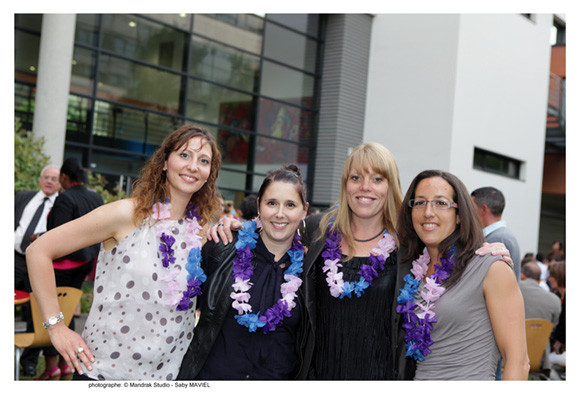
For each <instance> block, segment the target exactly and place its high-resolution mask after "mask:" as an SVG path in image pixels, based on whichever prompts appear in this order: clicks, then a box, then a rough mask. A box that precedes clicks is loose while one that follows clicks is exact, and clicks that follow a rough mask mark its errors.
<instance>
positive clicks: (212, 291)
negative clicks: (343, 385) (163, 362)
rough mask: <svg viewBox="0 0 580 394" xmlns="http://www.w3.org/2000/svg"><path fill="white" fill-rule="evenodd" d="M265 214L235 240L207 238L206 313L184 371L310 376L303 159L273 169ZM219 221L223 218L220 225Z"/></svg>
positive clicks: (261, 202) (237, 376) (263, 199)
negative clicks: (303, 239)
mask: <svg viewBox="0 0 580 394" xmlns="http://www.w3.org/2000/svg"><path fill="white" fill-rule="evenodd" d="M257 204H258V218H257V219H255V220H250V221H246V222H244V225H243V228H242V229H241V230H240V231H239V232H237V233H236V234H235V235H234V242H231V243H228V244H227V245H224V243H218V244H216V243H213V242H210V243H207V244H206V245H205V246H204V248H203V250H202V256H203V264H202V266H203V269H204V271H205V272H206V274H207V281H206V282H205V283H204V284H203V286H202V292H203V295H202V296H201V297H200V309H201V311H200V319H199V322H198V324H197V326H196V327H195V332H194V338H193V341H192V343H191V345H190V347H189V350H188V351H187V354H186V356H185V358H184V359H183V362H182V366H181V370H180V373H179V376H178V379H183V380H192V379H201V380H273V379H276V380H281V379H282V380H286V379H296V378H300V377H302V378H304V377H305V376H306V372H307V369H306V367H307V366H308V364H307V363H305V362H304V360H303V359H302V358H301V357H300V355H301V354H302V353H303V352H302V351H301V348H302V347H303V346H305V344H306V341H307V337H306V334H307V332H305V330H304V327H305V326H306V325H307V320H306V317H305V314H306V309H305V305H304V301H303V300H304V298H303V294H302V293H303V289H302V279H301V278H302V272H303V268H302V264H303V257H304V247H303V245H302V242H301V236H300V232H299V227H302V222H303V220H304V218H305V217H306V213H307V210H308V203H307V202H306V189H305V186H304V183H303V181H302V177H301V175H300V171H299V169H298V167H296V166H294V165H289V166H286V167H284V168H281V169H279V170H275V171H270V172H269V173H268V174H267V176H266V178H265V179H264V182H263V183H262V186H261V187H260V190H259V192H258V197H257ZM217 226H219V224H218V225H217Z"/></svg>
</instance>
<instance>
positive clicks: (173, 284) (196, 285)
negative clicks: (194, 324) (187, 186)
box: [151, 200, 207, 311]
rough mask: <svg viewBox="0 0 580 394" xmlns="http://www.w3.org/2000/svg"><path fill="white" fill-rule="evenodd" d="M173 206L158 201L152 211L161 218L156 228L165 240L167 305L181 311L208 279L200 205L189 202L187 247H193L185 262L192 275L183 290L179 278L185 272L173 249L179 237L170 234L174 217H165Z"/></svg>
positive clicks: (158, 218)
mask: <svg viewBox="0 0 580 394" xmlns="http://www.w3.org/2000/svg"><path fill="white" fill-rule="evenodd" d="M170 209H171V204H170V203H169V200H167V201H166V202H165V203H163V204H162V203H158V204H155V205H154V206H153V208H152V215H151V217H152V218H153V219H157V220H158V221H157V222H156V223H155V231H156V234H157V236H158V237H159V238H160V240H161V243H160V245H159V251H160V252H161V255H162V259H161V263H162V264H163V267H165V268H167V269H168V273H167V274H166V275H164V276H163V277H161V280H162V281H163V282H166V283H167V286H166V288H165V289H164V293H165V294H166V295H167V297H168V298H167V299H168V301H167V305H169V306H171V307H176V309H177V310H178V311H187V310H189V308H190V305H191V299H192V298H193V297H195V296H198V295H201V284H202V283H203V282H205V280H206V279H207V277H206V275H205V273H204V272H203V269H202V268H201V241H200V240H201V236H200V235H199V232H200V230H201V226H200V225H199V223H198V219H199V215H198V213H197V209H198V208H197V206H195V205H188V207H187V209H186V217H185V222H186V225H185V231H184V238H185V243H186V245H187V246H186V248H189V254H188V256H187V263H186V264H185V269H186V270H187V272H188V275H187V285H186V289H185V290H184V291H183V292H180V290H179V282H178V281H177V279H176V278H177V276H178V275H179V273H180V272H181V268H179V267H175V266H174V265H173V264H174V263H175V256H174V252H175V251H174V249H173V245H174V244H175V238H174V237H173V236H172V235H171V234H170V231H172V228H171V227H172V223H171V221H164V219H169V217H170Z"/></svg>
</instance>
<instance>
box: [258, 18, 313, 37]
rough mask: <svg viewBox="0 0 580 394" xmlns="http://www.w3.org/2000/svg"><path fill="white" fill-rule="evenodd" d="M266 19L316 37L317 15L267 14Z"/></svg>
mask: <svg viewBox="0 0 580 394" xmlns="http://www.w3.org/2000/svg"><path fill="white" fill-rule="evenodd" d="M268 19H269V20H273V21H276V22H278V23H280V24H283V25H285V26H288V27H290V28H292V29H294V30H298V31H299V32H302V33H305V34H308V35H309V36H314V37H318V28H319V20H320V16H319V15H317V14H268Z"/></svg>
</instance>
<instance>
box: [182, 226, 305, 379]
mask: <svg viewBox="0 0 580 394" xmlns="http://www.w3.org/2000/svg"><path fill="white" fill-rule="evenodd" d="M237 239H238V234H237V232H234V240H233V241H232V242H230V243H229V244H227V245H224V244H223V243H222V242H220V243H215V242H212V241H209V242H208V243H207V244H206V245H205V246H204V247H203V248H202V261H203V262H202V266H203V269H204V271H205V273H206V275H207V280H206V281H205V283H204V284H203V285H202V292H203V295H201V296H199V297H198V299H197V302H198V304H197V305H198V306H197V307H198V309H201V315H200V319H199V322H198V323H197V325H196V327H195V330H194V336H193V340H192V341H191V344H190V345H189V348H188V350H187V352H186V354H185V357H184V358H183V361H182V363H181V368H180V371H179V374H178V375H177V380H195V379H197V376H198V374H199V372H200V370H201V369H202V367H203V365H204V364H205V362H206V360H207V357H208V355H209V353H210V351H211V349H212V347H213V345H214V342H215V340H216V338H217V336H218V334H219V332H220V330H221V327H222V324H223V322H224V319H225V317H226V315H227V313H228V311H229V308H231V307H232V300H231V298H230V293H231V292H232V283H233V279H232V266H233V260H234V258H235V257H236V247H235V245H236V242H237ZM302 288H303V287H302V286H301V288H300V290H299V293H298V303H299V305H300V311H301V312H302V320H301V324H300V328H299V330H298V338H297V341H296V346H297V349H296V351H297V353H298V356H299V367H298V369H297V370H296V371H295V373H294V374H293V375H294V376H293V378H294V379H305V378H306V376H307V367H308V366H309V364H310V357H311V355H312V349H313V345H312V344H311V341H312V340H313V335H308V333H310V331H311V330H310V329H308V328H309V327H310V319H309V318H308V313H307V311H306V308H305V307H304V294H303V289H302Z"/></svg>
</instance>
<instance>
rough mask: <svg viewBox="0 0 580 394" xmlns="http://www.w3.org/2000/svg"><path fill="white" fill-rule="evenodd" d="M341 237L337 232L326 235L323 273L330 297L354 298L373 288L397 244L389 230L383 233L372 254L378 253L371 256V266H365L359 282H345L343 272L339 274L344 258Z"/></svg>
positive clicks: (362, 267) (360, 272)
mask: <svg viewBox="0 0 580 394" xmlns="http://www.w3.org/2000/svg"><path fill="white" fill-rule="evenodd" d="M340 241H341V236H340V233H339V232H338V231H337V230H334V231H328V232H327V233H326V240H325V241H324V248H325V250H324V251H323V252H322V258H324V266H323V267H322V271H323V272H326V282H327V283H328V287H329V288H330V295H331V296H333V297H335V298H344V297H345V296H346V297H348V298H351V297H352V292H353V291H354V292H355V294H356V295H357V297H359V298H360V297H361V296H362V295H363V294H364V290H365V289H366V288H368V287H370V286H372V283H373V280H374V279H375V278H377V277H378V276H379V274H378V270H379V269H380V270H381V271H382V270H384V269H385V262H386V261H387V258H388V257H389V255H390V253H389V252H392V251H393V249H395V246H396V243H395V240H394V239H393V237H392V236H391V235H390V234H389V232H388V231H387V230H385V232H384V233H383V238H381V240H380V241H379V243H378V245H377V247H376V248H374V249H373V250H372V252H374V253H376V255H375V254H371V255H370V256H369V262H370V264H363V265H362V266H361V269H360V271H359V272H358V274H359V275H360V279H359V280H358V282H345V281H344V280H343V279H342V274H343V273H342V272H340V273H339V272H338V268H339V267H342V264H340V263H339V262H340V260H341V258H342V249H341V248H340Z"/></svg>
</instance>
